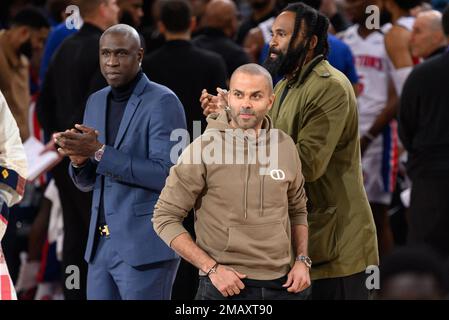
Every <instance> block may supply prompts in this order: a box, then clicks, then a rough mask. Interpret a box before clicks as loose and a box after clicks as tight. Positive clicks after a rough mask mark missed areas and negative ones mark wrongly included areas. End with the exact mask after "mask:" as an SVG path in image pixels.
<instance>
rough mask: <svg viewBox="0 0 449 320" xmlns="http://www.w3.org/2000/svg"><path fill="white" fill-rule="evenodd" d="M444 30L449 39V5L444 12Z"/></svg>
mask: <svg viewBox="0 0 449 320" xmlns="http://www.w3.org/2000/svg"><path fill="white" fill-rule="evenodd" d="M443 30H444V34H445V35H446V36H447V37H449V5H447V6H446V8H445V9H444V11H443Z"/></svg>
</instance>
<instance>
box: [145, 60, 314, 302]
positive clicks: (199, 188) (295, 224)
mask: <svg viewBox="0 0 449 320" xmlns="http://www.w3.org/2000/svg"><path fill="white" fill-rule="evenodd" d="M273 101H274V94H273V86H272V79H271V76H270V74H269V73H268V72H267V71H266V70H265V69H264V68H262V67H260V66H258V65H256V64H247V65H243V66H241V67H240V68H238V69H237V70H236V71H235V72H234V73H233V75H232V77H231V81H230V92H229V95H228V101H227V102H228V106H227V107H226V108H225V110H223V111H221V112H220V113H216V114H211V115H210V116H209V117H208V119H207V121H208V127H207V129H206V131H205V133H204V134H203V135H202V136H200V137H199V138H197V139H196V140H195V141H194V142H193V143H192V144H190V145H189V146H188V147H187V149H186V150H185V151H184V152H183V154H182V155H181V157H180V159H179V161H178V163H177V165H175V166H173V167H172V168H171V169H170V175H169V177H168V178H167V181H166V185H165V188H164V189H163V190H162V193H161V195H160V198H159V200H158V202H157V204H156V206H155V210H154V216H153V224H154V229H155V230H156V232H157V234H158V235H159V236H160V237H161V238H162V239H163V240H164V241H165V242H166V243H167V245H169V246H170V247H171V248H173V249H174V250H175V251H176V252H177V253H178V254H179V255H181V256H182V257H183V258H184V259H186V260H187V261H189V262H190V263H192V264H193V265H195V266H196V267H197V268H198V269H199V273H200V283H199V288H198V292H197V296H196V299H201V300H210V299H223V298H225V297H228V298H231V297H232V299H283V300H286V299H305V298H307V296H308V294H309V290H306V289H308V287H309V286H310V276H309V268H310V267H311V260H310V259H309V258H308V257H307V244H308V243H307V241H308V225H307V209H306V202H307V198H306V195H305V191H304V178H303V176H302V173H301V162H300V160H299V156H298V153H297V151H296V147H295V144H294V143H293V141H292V139H291V138H290V137H289V136H288V135H286V134H285V133H283V132H282V131H280V130H276V129H272V124H271V119H270V118H269V117H268V116H267V115H266V114H267V112H268V111H269V110H270V108H271V106H272V104H273ZM192 208H194V209H195V231H196V236H197V238H196V243H195V242H194V241H193V240H192V238H191V237H190V235H189V234H188V233H187V231H186V230H185V229H184V227H183V226H182V221H183V219H184V218H185V217H186V215H187V214H188V212H189V210H191V209H192Z"/></svg>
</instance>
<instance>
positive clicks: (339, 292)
mask: <svg viewBox="0 0 449 320" xmlns="http://www.w3.org/2000/svg"><path fill="white" fill-rule="evenodd" d="M367 277H368V275H367V274H366V273H365V272H364V271H363V272H360V273H356V274H353V275H350V276H347V277H340V278H329V279H319V280H314V281H312V287H313V289H312V300H368V299H369V297H370V291H369V290H368V289H367V288H366V278H367Z"/></svg>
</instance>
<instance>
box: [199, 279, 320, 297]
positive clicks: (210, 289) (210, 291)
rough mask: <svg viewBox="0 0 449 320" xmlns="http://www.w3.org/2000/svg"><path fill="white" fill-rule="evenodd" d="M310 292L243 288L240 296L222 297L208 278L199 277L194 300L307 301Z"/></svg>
mask: <svg viewBox="0 0 449 320" xmlns="http://www.w3.org/2000/svg"><path fill="white" fill-rule="evenodd" d="M311 290H312V289H311V287H308V288H307V289H305V290H303V291H301V292H298V293H291V292H288V291H287V289H272V288H261V287H251V286H245V288H244V289H243V290H240V294H238V295H233V296H232V297H229V296H228V297H224V296H223V295H222V294H221V293H220V291H218V289H217V288H215V286H214V285H213V284H212V281H211V280H210V279H209V278H208V277H204V276H201V277H200V284H199V286H198V291H197V294H196V297H195V300H308V298H309V296H310V294H311Z"/></svg>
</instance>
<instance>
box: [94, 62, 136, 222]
mask: <svg viewBox="0 0 449 320" xmlns="http://www.w3.org/2000/svg"><path fill="white" fill-rule="evenodd" d="M142 76H143V72H142V70H140V71H139V72H138V73H137V75H136V77H135V78H134V79H133V80H132V81H131V82H129V83H127V84H125V85H123V86H121V87H117V88H111V93H110V94H109V96H108V104H107V107H106V141H105V143H106V145H108V146H113V145H114V143H115V139H116V137H117V133H118V129H119V128H120V122H121V121H122V118H123V113H124V112H125V109H126V105H127V104H128V100H129V98H130V97H131V94H132V93H133V91H134V89H135V87H136V85H137V83H138V82H139V80H140V79H141V78H142ZM103 179H104V177H103ZM103 184H104V181H103ZM103 193H104V188H102V190H101V197H100V207H99V214H98V225H99V226H101V225H104V224H106V218H105V216H104V206H103Z"/></svg>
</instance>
